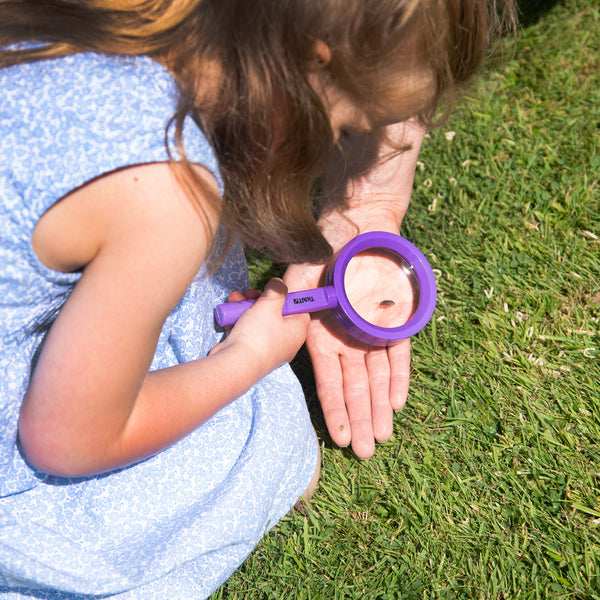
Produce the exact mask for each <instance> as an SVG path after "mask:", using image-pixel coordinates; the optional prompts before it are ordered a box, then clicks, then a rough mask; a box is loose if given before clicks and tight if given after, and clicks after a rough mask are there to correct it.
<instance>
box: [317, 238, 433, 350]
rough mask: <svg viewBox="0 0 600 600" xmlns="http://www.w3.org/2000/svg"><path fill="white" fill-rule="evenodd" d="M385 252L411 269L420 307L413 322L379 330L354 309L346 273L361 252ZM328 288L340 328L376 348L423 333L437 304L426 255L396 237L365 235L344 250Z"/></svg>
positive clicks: (333, 267) (332, 269) (329, 274)
mask: <svg viewBox="0 0 600 600" xmlns="http://www.w3.org/2000/svg"><path fill="white" fill-rule="evenodd" d="M376 248H377V249H382V250H386V251H388V252H391V253H392V254H396V255H397V256H398V257H399V258H400V259H402V260H404V262H405V263H407V264H408V265H410V267H411V268H412V271H413V273H414V278H415V279H416V282H417V285H418V286H419V303H418V305H417V308H416V310H415V312H414V313H413V315H412V316H411V318H410V319H409V320H408V321H407V322H406V323H405V324H404V325H400V326H398V327H379V326H377V325H373V323H369V321H367V320H366V319H363V317H361V316H360V315H359V314H358V313H357V312H356V311H355V310H354V308H353V307H352V304H350V301H349V300H348V296H347V295H346V289H345V285H344V278H345V275H346V269H347V268H348V265H349V264H350V261H351V260H352V258H353V257H354V256H355V255H356V254H358V253H359V252H363V251H365V250H371V249H376ZM326 280H327V284H328V285H332V286H333V288H334V289H335V292H336V295H337V298H338V305H337V306H336V307H334V308H333V309H332V312H333V314H334V315H335V318H336V319H337V321H338V322H339V323H340V325H341V326H342V327H343V328H344V329H345V330H346V331H347V332H348V333H349V334H350V335H352V336H353V337H355V338H357V339H359V340H361V341H363V342H365V343H367V344H371V345H373V346H391V345H393V344H396V343H398V342H400V341H401V340H404V339H406V338H409V337H411V336H412V335H415V334H416V333H417V332H419V331H421V329H423V327H425V325H427V323H428V322H429V320H430V319H431V316H432V315H433V311H434V310H435V304H436V300H437V286H436V283H435V275H434V274H433V270H432V269H431V266H430V265H429V263H428V262H427V259H426V258H425V256H424V255H423V253H422V252H421V251H420V250H419V249H418V248H417V247H416V246H415V245H414V244H412V243H411V242H409V241H408V240H406V239H405V238H403V237H401V236H399V235H396V234H394V233H388V232H385V231H373V232H369V233H363V234H361V235H359V236H357V237H356V238H354V239H353V240H351V241H350V242H348V244H346V246H344V248H342V250H341V252H340V253H339V255H338V256H337V258H336V260H335V263H333V264H332V265H331V266H330V268H329V269H328V270H327V274H326Z"/></svg>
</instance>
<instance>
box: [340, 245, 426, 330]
mask: <svg viewBox="0 0 600 600" xmlns="http://www.w3.org/2000/svg"><path fill="white" fill-rule="evenodd" d="M358 282H360V284H359V283H358ZM344 288H345V292H346V296H347V298H348V301H349V302H350V304H351V305H352V308H353V309H354V310H355V311H356V312H357V313H358V314H359V315H360V316H361V317H362V318H363V319H365V321H367V322H369V323H371V324H372V325H376V326H378V327H386V328H389V327H400V326H401V325H404V324H405V323H407V322H408V321H409V320H410V319H411V317H412V316H413V315H414V313H415V311H416V309H417V307H418V305H419V300H420V289H419V283H418V280H417V277H416V274H415V272H414V269H413V267H412V266H411V265H410V264H409V263H408V262H407V261H406V260H405V259H404V258H403V257H401V256H400V255H398V254H395V253H394V252H391V251H389V250H385V249H383V248H371V249H368V250H364V251H362V252H359V253H357V254H355V255H354V256H353V257H352V259H351V260H350V262H349V263H348V266H347V268H346V272H345V273H344Z"/></svg>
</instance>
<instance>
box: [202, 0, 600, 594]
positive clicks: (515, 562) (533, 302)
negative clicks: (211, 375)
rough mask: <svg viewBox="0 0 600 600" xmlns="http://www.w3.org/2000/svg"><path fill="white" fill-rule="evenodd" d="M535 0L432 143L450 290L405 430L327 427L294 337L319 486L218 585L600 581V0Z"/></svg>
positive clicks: (420, 219) (457, 587)
mask: <svg viewBox="0 0 600 600" xmlns="http://www.w3.org/2000/svg"><path fill="white" fill-rule="evenodd" d="M523 4H524V5H525V2H524V3H523ZM530 4H531V7H532V9H531V10H530V14H529V15H527V18H526V19H525V20H524V25H523V30H522V31H521V32H520V35H519V36H518V40H517V42H516V44H515V42H514V41H509V40H507V42H506V50H505V52H504V53H503V58H502V62H501V63H495V64H492V65H490V66H489V67H488V70H487V71H486V73H485V74H484V75H483V77H482V78H481V79H480V80H479V82H478V83H477V84H476V85H475V86H474V87H473V88H472V89H471V90H469V92H468V93H467V94H466V96H465V97H464V98H462V100H461V101H460V103H459V105H458V106H457V107H456V110H455V111H454V113H453V115H452V117H451V118H450V120H449V121H448V122H447V123H446V124H445V125H444V126H443V127H442V128H440V129H438V130H435V131H433V132H432V133H431V134H429V135H428V137H427V139H426V142H425V144H424V147H423V151H422V154H421V157H420V162H419V168H418V172H417V177H416V181H415V186H414V192H413V201H412V203H411V208H410V209H409V212H408V215H407V217H406V219H405V221H404V224H403V229H402V231H401V233H402V235H404V236H405V237H407V238H408V239H410V240H411V241H413V242H414V243H415V244H416V245H417V246H419V248H421V250H422V251H423V252H424V253H425V254H426V256H427V257H428V259H429V260H430V262H431V265H432V267H433V268H434V269H435V272H436V276H437V280H438V287H439V300H438V305H437V309H436V313H435V315H434V318H433V320H432V322H431V323H430V324H429V325H428V326H427V327H426V328H425V329H424V330H423V331H422V332H421V333H419V334H418V335H417V336H415V338H413V342H412V349H413V363H412V371H413V373H412V384H411V391H410V396H409V401H408V403H407V406H406V408H405V409H404V410H403V411H402V412H400V413H398V414H397V416H396V421H395V432H394V436H393V438H392V439H391V440H390V441H389V442H387V443H385V444H381V445H379V446H378V449H377V452H376V454H375V456H374V458H373V459H371V460H370V461H367V462H360V461H358V460H357V459H355V458H354V457H353V455H352V453H351V452H350V451H348V450H342V449H339V448H336V447H334V446H332V445H331V443H330V441H329V439H328V437H327V434H326V432H325V431H324V429H323V426H322V419H321V417H320V415H319V412H318V407H317V405H316V402H315V399H314V387H313V384H312V378H311V373H310V368H309V367H308V366H307V364H306V357H304V356H300V357H299V359H298V360H297V361H296V363H295V368H296V370H297V372H298V373H299V376H300V377H301V379H302V381H303V383H304V385H305V388H306V392H307V397H308V401H309V404H310V406H311V407H312V410H313V412H314V413H315V415H314V420H315V424H316V426H317V430H318V432H319V434H320V437H321V439H322V445H323V448H322V450H323V468H322V478H321V482H320V486H319V489H318V492H317V495H316V497H315V499H314V501H313V502H312V504H311V506H310V508H309V509H308V510H307V511H306V514H302V513H300V512H297V511H296V512H295V513H293V514H291V515H290V516H289V517H287V518H286V519H284V520H283V521H282V522H281V523H280V524H279V525H278V526H277V527H276V528H274V529H273V530H272V531H271V532H270V533H269V534H268V535H267V537H266V538H265V539H264V541H263V542H262V543H261V544H260V546H259V547H258V549H257V550H256V551H255V552H254V553H253V554H252V555H251V557H250V558H249V559H248V560H247V561H246V562H245V564H244V565H243V566H242V567H241V568H240V569H239V570H238V572H237V573H236V574H235V575H234V576H233V577H232V579H231V580H230V581H229V582H228V583H227V584H226V585H225V586H224V587H223V588H222V589H220V590H219V591H217V592H216V593H215V594H214V595H213V597H212V598H213V600H218V599H227V600H233V599H240V600H241V599H244V600H246V599H248V600H251V599H271V598H281V599H292V600H294V599H325V600H328V599H361V600H371V599H372V600H375V599H379V600H387V599H415V600H416V599H428V600H430V599H446V598H447V599H463V598H464V599H509V598H510V599H512V598H519V599H520V598H523V599H536V598H552V599H557V600H560V599H578V600H583V599H594V598H596V599H600V335H599V330H600V324H599V323H600V183H599V180H600V151H599V145H600V108H599V107H600V42H599V40H600V7H599V5H598V2H597V0H565V1H563V2H560V3H554V6H552V7H551V8H550V9H549V10H544V6H543V2H531V3H530ZM551 4H552V3H551ZM534 5H535V10H533V7H534ZM267 267H268V264H267V265H265V262H264V261H260V260H258V259H255V262H254V263H253V265H252V274H253V277H254V278H255V281H258V280H261V278H263V277H264V275H265V268H267Z"/></svg>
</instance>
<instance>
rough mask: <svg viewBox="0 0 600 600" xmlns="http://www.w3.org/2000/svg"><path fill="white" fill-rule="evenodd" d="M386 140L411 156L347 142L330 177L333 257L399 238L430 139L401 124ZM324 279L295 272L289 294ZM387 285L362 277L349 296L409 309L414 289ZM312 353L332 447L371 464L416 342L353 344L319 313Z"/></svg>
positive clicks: (311, 333) (306, 270)
mask: <svg viewBox="0 0 600 600" xmlns="http://www.w3.org/2000/svg"><path fill="white" fill-rule="evenodd" d="M386 134H387V135H388V136H389V137H390V139H391V140H392V141H393V142H394V145H397V146H406V147H407V148H408V149H406V150H405V151H404V152H401V153H396V154H394V155H393V156H392V157H391V158H387V159H386V156H388V155H389V154H390V152H391V151H392V149H391V148H390V147H389V146H387V147H386V146H385V145H384V146H382V145H381V144H378V143H377V141H376V139H375V138H374V137H373V136H356V137H355V138H350V139H347V140H345V142H344V146H345V147H344V148H343V153H341V154H340V156H339V157H338V158H339V160H338V161H337V163H336V164H334V165H333V166H332V168H331V170H330V176H329V178H328V180H327V181H326V184H325V189H326V190H330V194H329V202H328V204H327V205H325V206H324V207H323V210H322V215H321V218H320V219H319V225H320V226H321V229H322V231H323V234H324V235H325V237H326V238H327V240H328V241H329V243H330V244H331V245H332V247H333V249H334V251H338V250H340V249H341V248H342V247H343V246H344V245H345V244H346V243H347V242H348V241H350V240H351V239H352V238H354V237H355V236H356V235H357V234H359V233H365V232H367V231H389V232H392V233H398V231H399V228H400V224H401V222H402V219H403V217H404V214H405V212H406V210H407V208H408V203H409V201H410V193H411V191H412V183H413V178H414V171H415V167H416V162H417V157H418V154H419V150H420V146H421V142H422V139H423V135H424V131H423V130H422V129H421V128H420V127H418V126H416V125H414V124H412V123H401V124H397V125H394V126H391V127H389V128H388V129H387V131H386ZM322 272H323V267H322V266H317V265H291V266H290V267H289V268H288V270H287V272H286V275H285V281H286V283H287V284H288V287H289V288H290V289H291V290H300V289H310V288H311V287H314V286H317V285H318V284H319V281H320V278H321V275H322ZM386 283H389V281H388V282H386V281H385V279H384V280H382V281H381V282H380V285H377V284H374V282H373V281H372V273H371V271H369V270H368V269H361V272H360V273H358V274H357V275H356V276H355V277H354V278H352V281H351V282H349V287H350V293H354V292H352V290H357V293H358V294H360V293H364V292H365V290H371V292H370V295H371V296H372V299H375V300H378V302H381V301H384V300H390V299H392V300H394V301H395V300H396V299H397V300H398V306H399V307H402V306H404V307H405V308H406V307H407V306H410V304H411V302H412V296H411V290H410V289H409V288H408V287H404V288H403V290H404V291H403V292H398V295H395V298H390V297H389V296H390V293H391V291H390V289H389V286H388V285H386ZM395 294H396V293H395ZM386 296H387V297H386ZM387 308H389V307H387ZM306 345H307V348H308V351H309V352H310V355H311V359H312V364H313V371H314V375H315V381H316V385H317V393H318V396H319V400H320V402H321V407H322V410H323V414H324V417H325V421H326V424H327V428H328V430H329V433H330V435H331V438H332V440H333V441H334V442H335V443H336V444H338V445H339V446H347V445H349V444H352V449H353V451H354V453H355V454H356V456H358V457H359V458H362V459H366V458H369V457H370V456H372V454H373V452H374V451H375V441H379V442H382V441H385V440H387V439H388V438H389V437H390V436H391V435H392V431H393V413H394V410H399V409H401V408H402V407H403V406H404V404H405V402H406V398H407V395H408V384H409V372H410V340H403V341H402V342H400V343H399V344H396V345H394V346H390V347H388V348H379V347H374V346H369V345H367V344H364V343H362V342H358V341H356V340H355V339H354V338H352V337H351V336H349V335H348V334H347V333H346V332H345V331H344V330H343V329H342V328H341V327H340V326H339V325H338V324H337V322H336V321H335V319H334V318H333V317H332V316H331V315H330V314H328V313H321V314H318V315H316V316H313V318H312V320H311V322H310V325H309V327H308V332H307V338H306Z"/></svg>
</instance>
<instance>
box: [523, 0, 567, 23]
mask: <svg viewBox="0 0 600 600" xmlns="http://www.w3.org/2000/svg"><path fill="white" fill-rule="evenodd" d="M517 4H518V5H519V20H520V22H521V27H529V25H533V24H534V23H536V22H537V21H538V20H539V19H540V17H542V16H543V15H544V13H546V12H548V11H549V10H551V9H552V8H553V7H555V6H556V5H557V4H560V0H518V2H517Z"/></svg>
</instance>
